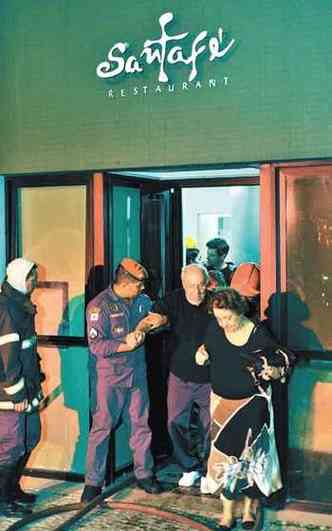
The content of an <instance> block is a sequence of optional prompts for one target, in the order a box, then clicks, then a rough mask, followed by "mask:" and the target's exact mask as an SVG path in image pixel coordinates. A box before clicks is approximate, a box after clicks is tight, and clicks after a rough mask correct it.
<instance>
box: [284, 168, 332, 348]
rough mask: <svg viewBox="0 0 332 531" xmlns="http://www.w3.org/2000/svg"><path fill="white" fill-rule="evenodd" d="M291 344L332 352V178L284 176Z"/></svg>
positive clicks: (325, 176) (326, 176) (321, 176)
mask: <svg viewBox="0 0 332 531" xmlns="http://www.w3.org/2000/svg"><path fill="white" fill-rule="evenodd" d="M285 199H286V269H287V280H286V291H287V299H286V300H287V318H288V327H287V329H288V332H287V334H288V337H287V339H288V345H289V346H290V347H293V348H297V349H304V350H330V349H332V333H331V321H332V177H331V176H328V175H315V173H314V171H313V172H312V174H311V175H310V174H309V175H305V176H296V175H295V176H293V175H291V174H290V175H288V174H286V197H285Z"/></svg>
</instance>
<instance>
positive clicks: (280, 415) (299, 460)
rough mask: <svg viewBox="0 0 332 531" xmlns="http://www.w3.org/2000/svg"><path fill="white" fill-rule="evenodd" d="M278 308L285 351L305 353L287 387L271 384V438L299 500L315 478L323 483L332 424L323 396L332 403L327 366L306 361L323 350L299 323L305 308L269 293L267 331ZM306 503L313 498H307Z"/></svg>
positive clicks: (295, 298) (296, 299)
mask: <svg viewBox="0 0 332 531" xmlns="http://www.w3.org/2000/svg"><path fill="white" fill-rule="evenodd" d="M277 308H279V310H281V312H282V315H287V317H286V319H287V346H288V348H290V349H294V350H297V351H304V352H307V353H308V355H307V356H299V359H298V363H297V365H296V367H295V368H294V371H293V374H292V376H291V379H290V383H289V386H287V388H286V387H285V386H282V384H279V383H276V384H274V386H273V393H274V405H275V410H276V437H277V442H278V449H279V454H280V460H281V465H282V469H283V472H284V477H285V476H286V475H287V474H286V471H289V481H290V484H291V485H293V488H292V492H291V494H292V495H294V492H293V491H294V488H295V489H296V493H297V495H298V496H308V492H307V491H308V490H310V489H311V490H312V486H313V481H314V479H315V477H316V479H317V477H320V478H321V479H322V484H323V483H324V481H323V479H324V475H325V480H327V476H326V474H327V470H325V472H324V471H323V470H322V455H324V452H325V457H328V455H327V454H330V449H329V446H330V445H328V444H327V437H328V436H329V435H328V434H331V433H332V427H331V426H332V424H331V419H330V414H329V409H328V403H327V405H326V407H325V406H324V403H326V394H327V393H328V394H329V396H330V400H331V396H332V394H331V391H332V388H331V390H330V388H326V387H325V388H324V386H322V384H326V383H331V382H332V370H331V369H332V363H329V362H326V361H320V360H313V359H310V355H309V353H310V352H312V351H316V352H317V351H318V352H322V357H323V356H324V349H323V347H322V344H321V342H320V340H319V338H318V337H317V335H316V334H315V332H314V331H313V330H312V329H310V328H309V327H307V326H305V324H304V323H305V322H306V321H308V320H309V319H310V310H309V307H308V305H307V304H305V303H304V302H303V300H302V299H301V297H300V296H299V295H297V294H296V293H291V292H285V293H281V294H274V295H272V297H271V298H270V300H269V306H268V309H267V311H266V317H267V321H268V324H269V326H270V328H271V329H272V328H273V327H272V316H273V315H275V312H276V309H277ZM329 426H330V427H329ZM287 441H288V444H287ZM288 447H289V465H288V458H287V455H288ZM330 461H331V459H330ZM325 465H326V463H325ZM325 468H326V466H325ZM309 469H310V470H309ZM330 472H331V471H330ZM330 472H329V473H330ZM325 483H326V481H325ZM318 490H319V489H318ZM320 494H321V493H320ZM320 494H318V493H317V494H316V498H317V497H318V499H319V496H320ZM309 499H313V498H311V496H309Z"/></svg>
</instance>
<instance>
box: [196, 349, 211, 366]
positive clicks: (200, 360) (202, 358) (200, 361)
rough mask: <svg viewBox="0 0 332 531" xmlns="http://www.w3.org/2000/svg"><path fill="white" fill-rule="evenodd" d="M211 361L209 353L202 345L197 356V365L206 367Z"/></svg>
mask: <svg viewBox="0 0 332 531" xmlns="http://www.w3.org/2000/svg"><path fill="white" fill-rule="evenodd" d="M208 360H209V353H208V352H207V351H206V349H205V346H204V345H201V346H200V347H199V348H198V349H197V351H196V354H195V361H196V363H197V365H205V363H206V362H207V361H208Z"/></svg>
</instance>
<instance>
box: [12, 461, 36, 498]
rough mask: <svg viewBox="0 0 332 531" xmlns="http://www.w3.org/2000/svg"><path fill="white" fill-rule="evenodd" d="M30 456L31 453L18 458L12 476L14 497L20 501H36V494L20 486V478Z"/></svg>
mask: <svg viewBox="0 0 332 531" xmlns="http://www.w3.org/2000/svg"><path fill="white" fill-rule="evenodd" d="M29 457H30V453H28V454H25V455H23V456H22V457H20V459H19V460H18V462H17V464H16V466H15V472H14V474H13V477H12V484H11V485H12V486H11V493H12V497H13V499H14V500H15V501H17V502H19V503H35V501H36V498H37V496H36V495H35V494H31V493H28V492H24V490H22V489H21V487H20V479H21V477H22V474H23V471H24V468H25V465H26V464H27V462H28V459H29Z"/></svg>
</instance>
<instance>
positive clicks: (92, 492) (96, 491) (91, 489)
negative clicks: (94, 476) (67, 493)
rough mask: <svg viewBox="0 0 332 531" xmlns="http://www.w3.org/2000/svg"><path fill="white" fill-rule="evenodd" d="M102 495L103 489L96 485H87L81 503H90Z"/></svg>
mask: <svg viewBox="0 0 332 531" xmlns="http://www.w3.org/2000/svg"><path fill="white" fill-rule="evenodd" d="M100 494H101V487H96V486H94V485H85V487H84V490H83V492H82V496H81V503H89V502H90V501H92V500H93V499H94V498H97V496H99V495H100Z"/></svg>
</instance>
